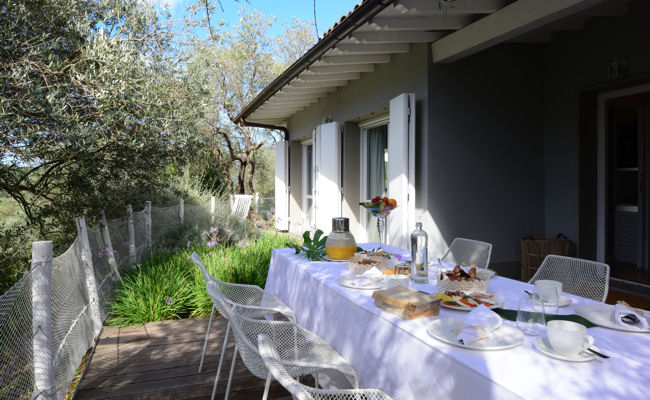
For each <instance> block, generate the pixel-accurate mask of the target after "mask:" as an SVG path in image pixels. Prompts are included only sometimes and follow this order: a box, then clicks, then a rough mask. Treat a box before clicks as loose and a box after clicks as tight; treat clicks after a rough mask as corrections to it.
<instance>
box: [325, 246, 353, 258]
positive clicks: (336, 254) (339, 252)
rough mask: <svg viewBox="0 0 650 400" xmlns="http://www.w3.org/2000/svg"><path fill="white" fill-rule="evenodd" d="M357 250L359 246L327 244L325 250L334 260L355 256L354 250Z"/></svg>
mask: <svg viewBox="0 0 650 400" xmlns="http://www.w3.org/2000/svg"><path fill="white" fill-rule="evenodd" d="M356 250H357V246H345V247H337V246H325V251H326V252H327V256H328V257H329V258H331V259H332V260H347V259H349V258H352V256H354V252H355V251H356Z"/></svg>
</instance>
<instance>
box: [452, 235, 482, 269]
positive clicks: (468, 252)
mask: <svg viewBox="0 0 650 400" xmlns="http://www.w3.org/2000/svg"><path fill="white" fill-rule="evenodd" d="M491 254H492V245H491V244H490V243H487V242H481V241H478V240H472V239H463V238H456V239H454V241H453V242H451V246H449V250H447V252H446V253H445V255H444V256H443V257H442V258H441V259H440V260H441V261H444V262H447V263H451V264H462V265H476V267H477V268H487V267H488V266H489V265H490V255H491Z"/></svg>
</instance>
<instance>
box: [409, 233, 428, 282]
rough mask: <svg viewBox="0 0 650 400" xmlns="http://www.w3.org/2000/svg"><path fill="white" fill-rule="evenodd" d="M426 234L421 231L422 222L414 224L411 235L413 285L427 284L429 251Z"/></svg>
mask: <svg viewBox="0 0 650 400" xmlns="http://www.w3.org/2000/svg"><path fill="white" fill-rule="evenodd" d="M427 242H428V237H427V233H426V232H425V231H424V230H422V222H417V223H416V224H415V230H414V231H413V232H412V233H411V280H412V281H413V282H415V283H427V282H429V255H428V254H429V253H428V252H429V249H428V246H427Z"/></svg>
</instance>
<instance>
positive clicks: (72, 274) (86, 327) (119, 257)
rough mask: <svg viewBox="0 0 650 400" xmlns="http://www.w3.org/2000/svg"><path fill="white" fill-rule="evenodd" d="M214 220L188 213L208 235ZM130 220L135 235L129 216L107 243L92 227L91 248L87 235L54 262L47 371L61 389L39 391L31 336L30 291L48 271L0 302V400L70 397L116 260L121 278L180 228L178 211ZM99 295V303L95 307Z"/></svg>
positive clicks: (203, 212) (206, 209)
mask: <svg viewBox="0 0 650 400" xmlns="http://www.w3.org/2000/svg"><path fill="white" fill-rule="evenodd" d="M229 212H230V206H229V203H228V202H218V203H216V207H215V214H216V215H228V214H229ZM213 219H214V217H213V215H212V214H211V210H210V205H209V204H208V205H187V206H185V207H184V221H183V223H184V224H186V225H187V224H189V225H192V226H195V227H196V229H197V230H198V229H200V230H204V229H206V228H207V227H208V226H210V223H211V220H213ZM132 221H133V225H132V232H133V233H132V234H130V229H129V218H128V217H122V218H118V219H114V220H112V221H108V223H107V230H108V236H109V237H110V244H109V242H108V241H107V240H105V236H104V228H102V227H101V226H95V227H92V228H88V229H87V230H86V231H84V232H87V235H88V242H87V246H88V247H87V248H84V243H85V240H84V238H83V232H82V234H80V235H78V236H77V237H76V239H75V240H74V242H73V244H72V245H71V246H70V248H68V250H66V251H65V252H64V253H63V254H61V255H60V256H58V257H56V258H54V259H52V271H51V272H52V278H51V283H48V285H46V286H45V289H50V288H51V291H52V301H51V311H48V312H49V313H50V314H51V319H52V322H51V323H52V334H51V337H49V338H48V340H49V342H48V343H49V344H47V348H48V349H49V350H50V353H51V360H45V364H46V365H48V368H51V371H53V374H54V377H55V380H56V388H53V387H52V388H50V389H51V390H49V391H48V390H45V391H44V390H42V388H39V389H35V381H38V380H39V378H38V376H40V375H38V376H37V377H35V372H34V370H35V367H34V365H35V363H34V355H35V354H36V355H37V356H38V355H39V352H38V351H37V350H38V346H37V345H36V344H35V340H34V337H35V335H36V332H37V330H39V329H40V328H41V327H40V326H39V327H37V330H34V325H35V323H34V320H33V312H32V311H33V308H32V307H33V301H32V300H33V299H32V293H33V292H32V291H33V288H35V287H37V286H34V283H33V275H34V271H35V268H45V267H44V265H43V264H38V265H37V266H34V267H33V268H32V269H31V270H30V271H29V272H28V273H27V274H26V275H25V276H23V278H22V279H20V280H19V281H18V282H17V283H16V284H15V285H14V286H13V287H12V288H11V289H9V290H8V291H7V292H5V293H4V294H3V295H1V296H0V400H5V399H35V398H40V399H53V398H55V397H56V398H59V399H62V398H64V397H65V395H66V391H67V389H68V386H69V384H70V382H71V381H72V379H73V378H74V375H75V372H76V370H77V368H78V366H79V364H80V362H81V360H82V359H83V357H84V354H85V353H86V352H87V351H88V350H89V349H90V348H91V347H92V346H93V343H94V341H95V339H96V335H97V334H98V333H99V331H100V329H101V324H102V322H103V321H104V320H105V319H106V318H107V317H108V314H109V310H108V308H107V302H108V301H109V300H110V298H111V295H112V293H113V289H114V286H115V282H116V281H117V280H119V276H118V273H117V272H116V271H115V268H114V266H113V265H112V264H111V260H112V257H114V259H115V264H116V266H117V268H118V271H119V270H123V269H126V268H128V267H130V265H131V264H132V262H135V263H138V262H140V261H141V260H143V259H144V258H145V257H146V256H147V255H149V253H150V251H151V248H152V247H155V246H156V245H157V244H158V243H159V242H160V241H163V240H164V238H165V236H166V235H170V234H173V233H174V232H175V231H174V230H175V229H178V227H179V226H181V217H180V206H172V207H165V208H151V212H150V216H148V212H147V210H146V209H145V210H143V211H138V212H134V213H133V220H132ZM84 225H85V223H84ZM111 245H112V248H111ZM84 254H88V255H89V256H90V257H85V256H84ZM87 259H89V260H87ZM86 261H87V263H86ZM91 263H92V266H91V265H90V264H91ZM38 271H42V270H38ZM87 271H92V274H90V273H87ZM39 276H40V275H39ZM39 279H40V278H39ZM38 288H39V290H41V289H43V288H42V287H41V286H38ZM34 293H41V292H40V291H38V292H34ZM94 296H96V299H97V301H93V300H92V299H94V298H95V297H94ZM41 331H42V330H41ZM40 359H41V358H38V360H40ZM39 365H40V364H39ZM50 381H51V380H50ZM54 393H56V394H55V395H54Z"/></svg>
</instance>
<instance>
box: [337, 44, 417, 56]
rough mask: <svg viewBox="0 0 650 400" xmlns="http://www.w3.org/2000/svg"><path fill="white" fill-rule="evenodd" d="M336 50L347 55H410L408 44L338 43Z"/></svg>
mask: <svg viewBox="0 0 650 400" xmlns="http://www.w3.org/2000/svg"><path fill="white" fill-rule="evenodd" d="M334 49H335V50H338V51H340V52H342V53H345V54H350V53H352V54H388V53H408V52H409V45H408V43H377V44H354V43H338V44H337V45H336V47H335V48H334Z"/></svg>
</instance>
